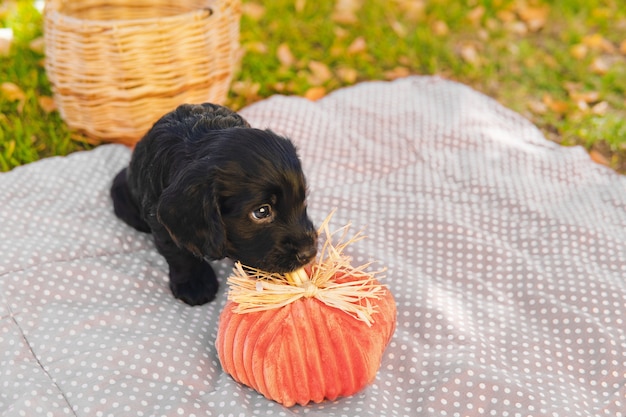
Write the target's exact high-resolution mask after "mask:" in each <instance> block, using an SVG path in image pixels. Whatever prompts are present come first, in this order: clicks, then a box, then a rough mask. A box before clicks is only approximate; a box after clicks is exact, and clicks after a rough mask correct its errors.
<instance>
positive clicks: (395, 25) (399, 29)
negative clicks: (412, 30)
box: [390, 20, 409, 38]
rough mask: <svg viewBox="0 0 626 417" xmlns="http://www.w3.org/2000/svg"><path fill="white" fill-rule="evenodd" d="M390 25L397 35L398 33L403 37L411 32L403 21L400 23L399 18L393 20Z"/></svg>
mask: <svg viewBox="0 0 626 417" xmlns="http://www.w3.org/2000/svg"><path fill="white" fill-rule="evenodd" d="M390 26H391V29H393V31H394V32H396V35H398V36H399V37H401V38H404V37H406V35H408V34H409V31H408V30H407V28H406V26H404V25H403V24H402V23H400V22H399V21H397V20H394V21H392V22H391V24H390Z"/></svg>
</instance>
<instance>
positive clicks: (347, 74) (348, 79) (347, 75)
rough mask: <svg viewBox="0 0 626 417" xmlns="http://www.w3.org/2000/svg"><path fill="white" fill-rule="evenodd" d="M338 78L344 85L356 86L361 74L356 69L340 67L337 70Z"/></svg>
mask: <svg viewBox="0 0 626 417" xmlns="http://www.w3.org/2000/svg"><path fill="white" fill-rule="evenodd" d="M337 76H338V77H339V79H340V80H341V81H343V82H344V83H348V84H354V83H355V82H356V80H357V78H358V77H359V72H358V71H357V70H355V69H354V68H349V67H340V68H337Z"/></svg>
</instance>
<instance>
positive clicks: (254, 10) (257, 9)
mask: <svg viewBox="0 0 626 417" xmlns="http://www.w3.org/2000/svg"><path fill="white" fill-rule="evenodd" d="M241 12H242V13H243V14H244V15H246V16H248V17H249V18H250V19H252V20H254V21H259V20H260V19H261V18H262V17H263V15H264V14H265V7H264V6H263V5H261V4H258V3H244V4H242V5H241Z"/></svg>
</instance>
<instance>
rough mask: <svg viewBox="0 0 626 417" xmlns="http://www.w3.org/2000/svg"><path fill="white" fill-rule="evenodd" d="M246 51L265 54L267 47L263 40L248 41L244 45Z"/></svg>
mask: <svg viewBox="0 0 626 417" xmlns="http://www.w3.org/2000/svg"><path fill="white" fill-rule="evenodd" d="M244 47H245V49H246V50H247V51H248V52H256V53H257V54H266V53H267V51H268V47H267V45H266V44H265V43H263V42H248V43H246V44H245V45H244Z"/></svg>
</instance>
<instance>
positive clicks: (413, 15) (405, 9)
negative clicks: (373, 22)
mask: <svg viewBox="0 0 626 417" xmlns="http://www.w3.org/2000/svg"><path fill="white" fill-rule="evenodd" d="M395 3H396V4H397V6H398V9H399V10H400V12H401V13H402V16H404V18H405V19H407V20H408V21H410V22H417V21H418V20H421V19H423V18H424V15H425V12H424V11H425V9H426V1H425V0H395Z"/></svg>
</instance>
